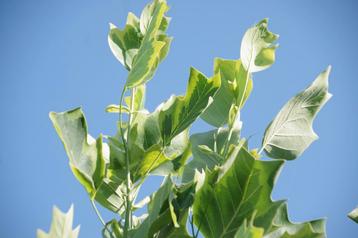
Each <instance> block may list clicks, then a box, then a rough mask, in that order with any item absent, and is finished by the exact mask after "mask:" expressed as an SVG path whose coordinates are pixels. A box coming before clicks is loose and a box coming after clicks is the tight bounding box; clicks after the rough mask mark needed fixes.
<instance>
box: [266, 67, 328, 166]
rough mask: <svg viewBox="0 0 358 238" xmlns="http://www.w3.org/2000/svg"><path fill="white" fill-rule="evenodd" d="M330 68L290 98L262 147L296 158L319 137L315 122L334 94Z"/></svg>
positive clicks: (279, 155) (274, 155) (278, 156)
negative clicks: (329, 89) (329, 79)
mask: <svg viewBox="0 0 358 238" xmlns="http://www.w3.org/2000/svg"><path fill="white" fill-rule="evenodd" d="M330 69H331V68H330V67H328V68H327V70H325V71H324V72H322V73H321V74H320V75H319V76H318V77H317V78H316V80H315V81H314V82H313V83H312V84H311V85H310V86H309V87H308V88H307V89H306V90H304V91H303V92H301V93H299V94H297V95H296V96H295V97H293V98H292V99H291V100H290V101H288V102H287V103H286V105H285V106H284V107H283V108H282V109H281V110H280V112H279V113H278V115H277V116H276V117H275V119H274V120H273V121H272V122H271V123H270V125H269V126H268V128H267V129H266V131H265V135H264V138H263V141H262V148H263V149H264V150H265V152H266V154H267V155H268V156H269V157H271V158H275V159H286V160H292V159H295V158H296V157H298V156H299V155H301V154H302V153H303V152H304V151H305V150H306V149H307V147H308V146H309V145H310V144H311V143H312V142H313V141H314V140H316V139H317V138H318V136H317V135H316V133H315V132H314V131H313V128H312V124H313V120H314V118H315V117H316V115H317V113H318V112H319V110H320V109H321V108H322V106H323V105H324V104H325V103H326V102H327V101H328V100H329V99H330V97H331V94H330V93H329V92H328V76H329V73H330Z"/></svg>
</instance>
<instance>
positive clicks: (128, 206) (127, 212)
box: [119, 87, 131, 238]
mask: <svg viewBox="0 0 358 238" xmlns="http://www.w3.org/2000/svg"><path fill="white" fill-rule="evenodd" d="M126 89H127V88H126V87H123V90H122V93H121V98H120V102H119V127H120V132H121V133H120V134H121V138H122V142H123V146H124V152H125V158H126V173H127V181H126V199H125V203H126V209H125V220H124V232H123V235H124V238H127V237H128V230H129V227H130V225H131V224H129V223H130V215H131V214H130V210H131V204H130V177H131V176H130V168H129V164H130V163H129V154H128V146H127V141H126V139H125V136H124V130H123V120H122V103H123V98H124V94H125V92H126ZM129 115H130V114H129ZM128 127H129V122H128Z"/></svg>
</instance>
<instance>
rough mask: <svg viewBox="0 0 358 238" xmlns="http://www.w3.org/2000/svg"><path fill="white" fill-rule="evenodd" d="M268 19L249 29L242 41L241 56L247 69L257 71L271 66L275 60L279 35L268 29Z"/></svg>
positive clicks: (251, 71)
mask: <svg viewBox="0 0 358 238" xmlns="http://www.w3.org/2000/svg"><path fill="white" fill-rule="evenodd" d="M267 25H268V19H263V20H262V21H260V22H259V23H257V24H256V25H255V26H253V27H251V28H250V29H248V30H247V31H246V33H245V35H244V37H243V38H242V41H241V50H240V58H241V61H242V63H243V65H244V67H245V69H246V70H247V71H248V72H250V73H253V72H257V71H261V70H264V69H266V68H268V67H270V66H271V65H272V64H273V63H274V62H275V50H276V48H277V45H275V44H274V43H275V41H276V40H277V38H278V35H276V34H274V33H272V32H270V31H269V30H268V29H267Z"/></svg>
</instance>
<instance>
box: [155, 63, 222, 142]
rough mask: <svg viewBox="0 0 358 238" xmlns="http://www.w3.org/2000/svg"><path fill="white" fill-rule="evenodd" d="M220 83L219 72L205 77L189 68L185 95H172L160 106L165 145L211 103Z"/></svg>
mask: <svg viewBox="0 0 358 238" xmlns="http://www.w3.org/2000/svg"><path fill="white" fill-rule="evenodd" d="M220 85H221V79H220V74H215V75H214V76H213V77H212V78H207V77H206V76H205V75H204V74H202V73H200V72H199V71H198V70H196V69H194V68H191V70H190V76H189V83H188V87H187V91H186V94H185V96H178V97H174V96H173V97H171V98H170V99H169V100H168V101H167V102H166V103H164V104H163V105H162V106H161V108H160V112H159V125H160V132H161V136H162V138H163V143H164V144H165V145H166V144H168V143H170V141H171V139H173V138H174V137H175V136H177V135H178V134H180V133H181V132H182V131H184V130H185V129H186V128H187V127H188V126H189V125H191V124H192V123H193V122H194V121H195V120H196V118H197V117H199V116H200V115H201V113H202V112H203V111H204V110H205V109H206V108H207V106H208V105H209V104H210V103H211V99H212V97H213V96H214V95H215V94H216V92H217V91H218V89H219V88H220Z"/></svg>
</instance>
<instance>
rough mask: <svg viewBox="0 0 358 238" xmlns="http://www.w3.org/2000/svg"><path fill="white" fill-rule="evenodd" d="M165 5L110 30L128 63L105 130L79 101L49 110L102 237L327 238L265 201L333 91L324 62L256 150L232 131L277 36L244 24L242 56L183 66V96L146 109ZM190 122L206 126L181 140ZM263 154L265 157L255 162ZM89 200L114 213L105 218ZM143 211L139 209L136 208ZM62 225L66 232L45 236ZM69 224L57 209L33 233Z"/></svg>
mask: <svg viewBox="0 0 358 238" xmlns="http://www.w3.org/2000/svg"><path fill="white" fill-rule="evenodd" d="M167 10H168V6H167V4H166V1H165V0H154V1H153V2H152V3H150V4H148V5H147V6H146V7H145V8H144V10H143V11H142V13H141V15H140V17H137V16H135V15H134V14H133V13H129V14H128V17H127V22H126V25H125V27H124V28H123V29H119V28H117V27H116V26H114V25H113V24H111V25H110V31H109V35H108V42H109V46H110V48H111V50H112V52H113V54H114V56H115V57H116V58H117V59H118V61H119V62H120V63H121V64H122V65H123V66H124V67H125V69H126V70H128V77H127V80H126V82H124V88H123V91H122V93H121V96H120V101H119V104H118V105H117V104H110V105H109V106H108V107H107V108H106V111H107V112H109V113H114V114H118V116H119V120H118V124H117V133H116V134H115V135H113V136H108V135H100V136H99V137H98V138H97V139H96V140H95V139H94V138H93V137H91V136H90V135H89V133H88V128H87V124H86V119H85V116H84V113H83V111H82V109H81V108H76V109H73V110H69V111H66V112H60V113H56V112H51V113H50V119H51V120H52V123H53V125H54V127H55V129H56V131H57V133H58V135H59V137H60V139H61V141H62V143H63V145H64V147H65V151H66V153H67V155H68V158H69V164H70V168H71V170H72V172H73V174H74V176H75V177H76V178H77V180H78V181H79V182H80V183H81V184H82V186H83V187H84V188H85V190H86V191H87V193H88V195H89V198H90V200H91V202H92V205H93V207H94V209H95V211H96V213H97V215H98V217H99V219H100V220H101V222H102V223H103V231H102V236H103V237H105V238H122V237H124V238H128V237H133V238H139V237H163V238H164V237H172V238H175V237H198V235H199V234H201V235H203V236H204V237H209V238H217V237H219V238H229V237H236V238H238V237H240V238H246V237H247V238H278V237H284V238H288V237H290V238H293V237H295V238H299V237H306V238H307V237H308V238H309V237H315V238H316V237H325V222H324V220H313V221H308V222H303V223H292V222H291V221H290V220H289V219H288V212H287V203H286V202H285V201H284V200H279V201H273V200H272V199H271V193H272V190H273V188H274V185H275V181H276V179H277V177H278V174H279V172H280V170H281V169H282V167H283V165H284V162H285V161H286V160H294V159H296V158H297V157H298V156H299V155H301V154H302V153H303V152H304V151H305V150H306V149H307V147H308V146H309V145H310V144H311V143H312V142H313V141H314V140H315V139H317V135H316V134H315V133H314V131H313V128H312V124H313V120H314V118H315V117H316V115H317V113H318V111H319V110H320V109H321V108H322V106H323V105H324V104H325V103H326V102H327V101H328V100H329V98H330V96H331V95H330V93H329V92H328V76H329V73H330V67H328V68H327V70H325V71H324V72H322V73H321V74H320V75H319V76H318V77H317V79H316V80H315V81H314V82H313V83H312V84H311V85H310V86H309V87H308V88H307V89H305V90H304V91H302V92H301V93H299V94H297V95H296V96H294V97H293V98H292V99H291V100H289V101H288V103H287V104H286V105H284V106H283V108H282V109H281V110H280V111H279V113H278V115H277V116H276V117H275V119H274V120H273V121H272V122H271V123H270V124H269V125H268V127H267V129H266V131H265V133H264V136H263V140H262V147H261V149H260V150H258V149H257V148H255V147H253V148H252V147H250V146H249V144H248V141H247V140H246V139H245V138H244V137H242V135H241V129H242V122H241V121H240V111H241V110H242V108H243V107H244V105H245V102H246V101H247V100H248V98H249V96H250V93H251V91H252V89H253V83H254V81H253V74H254V73H256V72H259V71H262V70H265V69H267V68H269V67H270V66H271V65H272V64H273V63H274V61H275V51H276V49H277V44H276V43H275V42H276V40H277V39H278V35H277V34H274V33H272V32H271V31H269V30H268V20H267V19H264V20H262V21H260V22H259V23H257V24H256V25H254V26H253V27H251V28H249V29H248V30H247V31H246V33H245V34H244V36H243V39H242V43H241V54H240V59H235V60H231V59H222V58H216V59H215V60H214V70H213V71H214V72H213V76H211V77H207V76H205V75H204V74H203V73H201V72H200V71H199V70H197V69H195V68H191V69H190V73H189V80H188V81H189V82H188V86H187V90H186V92H185V94H184V95H181V96H172V97H170V98H169V99H168V100H167V101H165V102H163V103H162V104H160V105H159V106H158V107H157V108H156V109H155V110H154V111H153V112H148V111H147V110H146V109H145V93H146V83H148V82H149V80H151V79H152V78H153V76H154V74H155V72H156V70H157V68H158V66H159V63H160V62H161V61H162V60H163V59H164V58H165V57H166V55H167V53H168V51H169V48H170V43H171V41H172V38H171V37H169V36H168V35H167V34H166V30H167V28H168V26H169V22H170V18H168V17H167V16H166V15H165V14H166V12H167ZM199 117H201V118H202V119H203V120H204V121H206V122H207V123H209V124H210V125H212V126H214V129H213V130H211V131H208V132H202V133H198V134H193V135H191V136H190V135H189V129H190V126H191V125H192V124H193V123H194V122H195V121H196V120H197V119H198V118H199ZM263 152H265V154H266V155H267V156H268V157H270V158H271V159H262V157H263V156H264V154H263ZM152 175H159V176H163V183H162V185H161V186H160V188H159V189H158V190H157V191H155V192H154V193H153V194H150V195H148V196H147V197H146V198H144V199H143V200H142V201H139V202H138V201H137V195H138V193H139V191H140V188H141V186H142V184H143V182H144V181H145V180H146V179H147V178H148V177H149V176H152ZM96 203H99V204H100V205H102V206H103V207H105V208H107V209H109V210H110V211H112V212H113V213H115V214H117V215H119V217H120V219H119V220H116V219H112V220H110V221H108V222H105V221H104V220H103V219H102V217H101V215H100V213H99V211H98V209H97V208H96ZM144 206H146V207H147V212H146V213H143V214H141V213H140V212H139V211H141V210H138V209H140V208H142V207H144ZM352 214H353V215H352V216H351V217H352V218H353V219H356V216H355V213H352ZM64 219H65V220H66V222H65V221H64ZM64 223H66V226H65V227H66V230H65V232H67V233H66V234H67V235H66V234H62V236H61V234H58V235H57V236H54V235H52V234H53V233H54V232H55V230H56V229H57V228H56V227H58V226H61V224H64ZM69 224H72V208H71V209H70V211H69V213H68V214H66V215H63V214H62V213H60V212H59V211H58V210H56V209H55V211H54V223H53V225H52V227H51V231H50V235H48V236H46V235H45V234H44V233H42V232H39V233H38V237H76V236H77V233H78V229H75V231H72V230H67V229H70V226H69ZM187 227H190V228H191V231H188V230H187ZM68 234H70V235H68Z"/></svg>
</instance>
